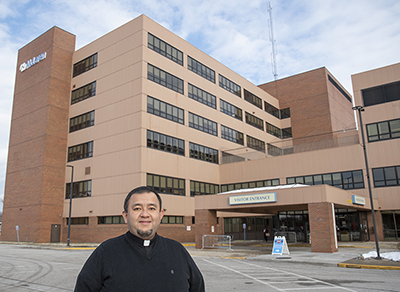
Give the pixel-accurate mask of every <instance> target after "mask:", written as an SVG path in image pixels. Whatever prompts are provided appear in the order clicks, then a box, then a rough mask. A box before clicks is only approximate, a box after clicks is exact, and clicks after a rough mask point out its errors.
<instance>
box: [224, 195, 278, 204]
mask: <svg viewBox="0 0 400 292" xmlns="http://www.w3.org/2000/svg"><path fill="white" fill-rule="evenodd" d="M274 202H276V193H267V194H255V195H240V196H230V197H229V205H242V204H258V203H274Z"/></svg>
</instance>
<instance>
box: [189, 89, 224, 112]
mask: <svg viewBox="0 0 400 292" xmlns="http://www.w3.org/2000/svg"><path fill="white" fill-rule="evenodd" d="M188 96H189V97H190V98H191V99H194V100H196V101H198V102H201V103H202V104H205V105H208V106H209V107H212V108H214V109H216V108H217V103H216V100H217V98H216V97H215V95H212V94H211V93H208V92H207V91H204V90H202V89H200V88H198V87H196V86H194V85H192V84H190V83H189V84H188Z"/></svg>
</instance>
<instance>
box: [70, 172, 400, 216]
mask: <svg viewBox="0 0 400 292" xmlns="http://www.w3.org/2000/svg"><path fill="white" fill-rule="evenodd" d="M372 173H373V180H374V187H376V188H378V187H390V186H400V166H399V165H398V166H389V167H381V168H373V169H372ZM286 183H287V184H296V183H297V184H306V185H322V184H326V185H331V186H334V187H337V188H341V189H345V190H347V189H362V188H364V176H363V171H362V170H353V171H343V172H335V173H324V174H314V175H306V176H297V177H288V178H286ZM278 185H280V181H279V178H275V179H268V180H260V181H252V182H242V183H232V184H222V185H221V192H228V191H233V190H237V189H248V188H260V187H269V186H278ZM147 186H149V187H152V188H154V189H155V190H156V191H157V192H159V193H162V194H173V195H180V196H185V180H184V179H181V178H174V177H168V176H161V175H156V174H150V173H148V174H147ZM70 192H71V183H67V184H66V188H65V198H66V199H68V198H69V196H70ZM91 193H92V181H91V180H85V181H79V182H74V183H73V192H72V197H73V198H78V197H90V196H91ZM217 193H219V186H218V185H217V184H211V183H206V182H198V181H192V180H191V181H190V195H191V196H195V195H209V194H217ZM108 220H110V219H108ZM112 220H116V219H112Z"/></svg>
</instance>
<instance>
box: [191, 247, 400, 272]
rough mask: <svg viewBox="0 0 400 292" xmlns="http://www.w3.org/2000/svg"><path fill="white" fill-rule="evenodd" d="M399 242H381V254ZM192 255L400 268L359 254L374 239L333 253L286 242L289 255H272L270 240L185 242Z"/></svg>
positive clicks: (397, 263) (390, 249) (394, 262)
mask: <svg viewBox="0 0 400 292" xmlns="http://www.w3.org/2000/svg"><path fill="white" fill-rule="evenodd" d="M398 245H399V242H380V243H379V249H380V254H383V253H387V252H399V253H400V250H398ZM186 248H187V249H188V251H189V253H190V254H191V255H192V256H204V257H222V258H237V259H245V258H249V257H251V258H252V259H257V260H263V261H285V262H293V263H307V264H317V265H330V266H339V267H343V268H358V269H385V270H400V262H396V261H391V260H388V259H381V260H377V259H371V258H370V259H363V258H362V257H361V256H362V254H365V253H368V252H370V251H375V242H341V243H339V251H338V252H335V253H317V252H311V246H310V245H309V244H289V252H290V254H289V255H286V254H285V255H282V256H280V255H272V254H271V253H272V243H270V244H266V243H264V242H261V241H246V242H243V241H237V242H233V243H232V250H231V251H227V248H218V249H204V250H201V249H195V248H194V246H191V245H186Z"/></svg>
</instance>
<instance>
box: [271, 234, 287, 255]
mask: <svg viewBox="0 0 400 292" xmlns="http://www.w3.org/2000/svg"><path fill="white" fill-rule="evenodd" d="M272 254H273V255H283V254H288V255H290V252H289V248H288V245H287V242H286V237H285V236H275V238H274V246H273V247H272Z"/></svg>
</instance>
